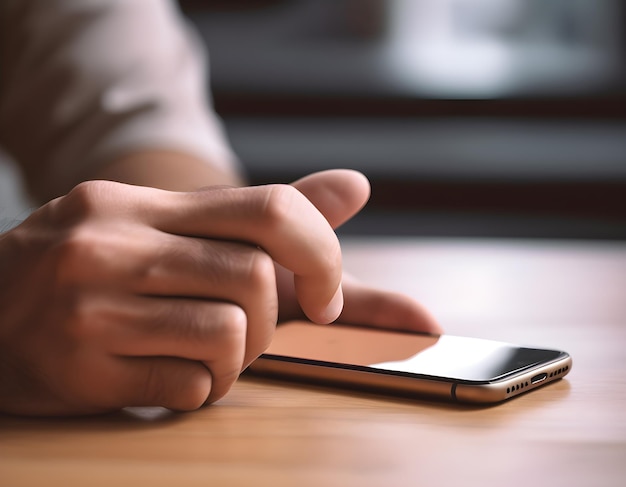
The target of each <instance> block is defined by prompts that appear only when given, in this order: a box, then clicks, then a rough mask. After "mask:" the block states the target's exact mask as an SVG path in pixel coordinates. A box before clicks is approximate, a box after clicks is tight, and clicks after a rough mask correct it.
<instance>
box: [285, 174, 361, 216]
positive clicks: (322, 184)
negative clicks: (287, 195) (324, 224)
mask: <svg viewBox="0 0 626 487" xmlns="http://www.w3.org/2000/svg"><path fill="white" fill-rule="evenodd" d="M292 186H294V187H295V188H296V189H297V190H298V191H300V192H301V193H302V194H304V196H306V197H307V198H308V200H309V201H310V202H311V203H313V205H314V206H315V207H316V208H317V209H318V210H319V212H320V213H321V214H322V215H324V216H325V217H326V220H328V223H330V225H331V226H332V227H333V228H337V227H339V226H340V225H342V224H343V223H345V222H346V221H348V220H349V219H350V218H352V217H353V216H354V215H356V214H357V213H358V212H359V210H361V208H363V206H365V203H367V200H368V199H369V196H370V184H369V181H368V180H367V178H366V177H365V176H364V175H363V174H361V173H360V172H357V171H353V170H350V169H331V170H328V171H321V172H316V173H313V174H310V175H309V176H305V177H304V178H302V179H298V180H297V181H295V182H293V183H292Z"/></svg>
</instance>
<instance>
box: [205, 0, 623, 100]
mask: <svg viewBox="0 0 626 487" xmlns="http://www.w3.org/2000/svg"><path fill="white" fill-rule="evenodd" d="M207 2H208V3H207V6H208V5H210V4H211V2H210V1H208V0H207ZM249 4H250V2H247V3H246V5H247V7H246V8H243V7H242V8H235V5H237V2H234V3H233V7H232V8H231V9H230V10H226V11H224V10H219V9H218V10H217V11H212V10H211V9H209V8H207V9H206V10H204V11H203V10H201V9H200V10H197V11H195V12H193V20H194V21H195V22H196V23H197V25H198V26H199V27H200V31H201V33H202V34H203V36H204V37H205V39H206V40H207V43H208V45H209V48H210V50H211V58H212V66H213V70H212V71H213V80H214V86H217V87H218V88H220V87H224V88H226V89H229V90H231V91H232V90H240V91H246V92H281V93H284V92H292V93H313V94H316V93H335V94H344V93H350V94H355V93H361V94H380V95H388V94H392V95H401V96H423V97H431V98H463V97H468V98H498V97H507V96H517V95H521V96H525V95H540V96H541V95H546V96H553V95H566V96H569V95H578V94H583V95H587V94H593V93H597V92H601V91H607V90H615V89H617V90H618V91H623V89H624V76H625V74H626V70H625V69H624V66H625V64H624V55H625V52H624V51H625V46H626V43H625V37H626V22H625V20H626V2H623V1H622V0H284V1H275V2H269V4H268V2H264V3H263V4H264V5H262V6H259V7H250V6H249Z"/></svg>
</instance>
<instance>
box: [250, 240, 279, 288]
mask: <svg viewBox="0 0 626 487" xmlns="http://www.w3.org/2000/svg"><path fill="white" fill-rule="evenodd" d="M275 274H276V270H275V267H274V260H273V259H272V258H271V257H270V256H269V255H268V254H267V253H265V252H264V251H262V250H258V249H254V250H253V251H252V252H250V253H249V254H248V260H247V266H246V279H247V281H248V285H249V286H250V287H251V288H252V289H255V290H265V289H269V288H273V287H274V281H275V279H276V277H275Z"/></svg>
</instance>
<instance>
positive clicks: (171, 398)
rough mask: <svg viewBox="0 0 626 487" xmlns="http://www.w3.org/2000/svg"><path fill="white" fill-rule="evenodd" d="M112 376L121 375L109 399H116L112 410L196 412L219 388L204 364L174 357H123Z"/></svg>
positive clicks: (117, 378)
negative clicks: (155, 408)
mask: <svg viewBox="0 0 626 487" xmlns="http://www.w3.org/2000/svg"><path fill="white" fill-rule="evenodd" d="M112 375H116V376H117V377H115V378H114V380H115V382H116V384H117V386H116V388H115V389H114V390H115V391H116V394H115V395H112V396H110V398H109V399H108V401H111V400H113V401H114V404H111V406H112V407H110V408H109V409H114V408H120V407H129V406H130V407H140V406H160V407H165V408H169V409H174V410H178V411H192V410H194V409H198V408H199V407H201V406H202V405H204V404H206V403H207V400H208V398H209V397H211V395H212V394H213V391H214V390H215V385H214V383H213V379H212V377H211V373H210V371H209V370H208V369H207V368H206V367H205V366H204V365H202V363H200V362H194V361H191V360H185V359H180V358H174V357H144V358H134V357H121V358H119V359H118V360H117V363H116V367H115V371H114V372H113V374H112ZM220 397H221V396H220ZM217 399H218V397H215V400H217Z"/></svg>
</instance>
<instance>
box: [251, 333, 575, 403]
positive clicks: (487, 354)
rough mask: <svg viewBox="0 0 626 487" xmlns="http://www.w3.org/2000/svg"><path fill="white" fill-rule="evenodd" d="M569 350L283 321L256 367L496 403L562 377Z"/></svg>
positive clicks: (342, 383)
mask: <svg viewBox="0 0 626 487" xmlns="http://www.w3.org/2000/svg"><path fill="white" fill-rule="evenodd" d="M571 368H572V359H571V357H570V355H569V354H567V353H566V352H563V351H560V350H548V349H543V348H530V347H523V346H518V345H513V344H509V343H503V342H498V341H492V340H485V339H481V338H469V337H458V336H451V335H431V334H424V333H416V332H404V331H391V330H385V329H378V328H369V327H362V326H350V325H341V324H331V325H315V324H312V323H308V322H299V321H294V322H289V323H285V324H282V325H279V326H278V327H277V329H276V334H275V336H274V339H273V341H272V343H271V345H270V346H269V348H268V350H267V351H266V353H264V354H263V355H261V356H260V357H259V358H258V359H257V360H256V361H255V362H254V363H253V364H252V365H251V366H250V368H249V370H250V372H252V373H254V374H262V375H266V376H273V377H277V378H283V379H289V380H296V381H313V382H318V383H325V384H329V385H335V386H339V387H348V388H361V389H366V390H371V391H377V392H383V393H397V394H402V395H416V396H420V397H430V398H438V399H445V400H450V401H455V402H461V403H497V402H501V401H504V400H507V399H510V398H512V397H515V396H517V395H519V394H522V393H525V392H528V391H531V390H533V389H536V388H538V387H540V386H543V385H545V384H548V383H550V382H553V381H555V380H558V379H561V378H563V377H564V376H565V375H566V374H568V373H569V371H570V370H571Z"/></svg>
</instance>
